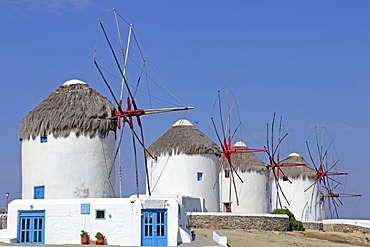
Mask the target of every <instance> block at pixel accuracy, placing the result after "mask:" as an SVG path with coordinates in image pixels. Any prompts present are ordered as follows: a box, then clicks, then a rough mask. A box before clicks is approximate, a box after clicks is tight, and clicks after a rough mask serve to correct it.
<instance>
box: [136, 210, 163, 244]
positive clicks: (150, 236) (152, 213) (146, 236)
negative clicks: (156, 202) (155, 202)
mask: <svg viewBox="0 0 370 247" xmlns="http://www.w3.org/2000/svg"><path fill="white" fill-rule="evenodd" d="M141 245H143V246H167V210H166V209H143V210H142V211H141Z"/></svg>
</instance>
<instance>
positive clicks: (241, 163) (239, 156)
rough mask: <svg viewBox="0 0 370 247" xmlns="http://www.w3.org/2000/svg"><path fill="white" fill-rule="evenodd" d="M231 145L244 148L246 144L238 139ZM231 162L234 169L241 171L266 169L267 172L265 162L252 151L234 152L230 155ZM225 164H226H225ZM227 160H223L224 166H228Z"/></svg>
mask: <svg viewBox="0 0 370 247" xmlns="http://www.w3.org/2000/svg"><path fill="white" fill-rule="evenodd" d="M233 147H239V148H246V147H247V146H246V145H245V143H244V142H242V141H239V142H237V143H235V145H234V146H233ZM232 163H233V166H234V167H235V169H238V168H239V170H240V171H241V172H245V171H247V172H250V171H256V172H261V171H266V173H267V172H268V170H267V168H266V166H265V163H264V162H263V161H262V160H261V159H260V158H258V157H257V155H256V154H254V153H234V154H233V155H232ZM225 164H226V166H225ZM228 166H229V162H228V161H227V159H225V160H224V167H226V168H228Z"/></svg>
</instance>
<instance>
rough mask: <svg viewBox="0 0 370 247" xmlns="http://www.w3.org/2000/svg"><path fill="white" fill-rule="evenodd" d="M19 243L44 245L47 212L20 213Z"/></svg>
mask: <svg viewBox="0 0 370 247" xmlns="http://www.w3.org/2000/svg"><path fill="white" fill-rule="evenodd" d="M17 242H18V243H28V244H43V243H44V242H45V211H44V210H38V211H18V230H17Z"/></svg>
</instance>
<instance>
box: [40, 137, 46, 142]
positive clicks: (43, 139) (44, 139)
mask: <svg viewBox="0 0 370 247" xmlns="http://www.w3.org/2000/svg"><path fill="white" fill-rule="evenodd" d="M40 142H41V143H45V142H48V137H47V136H41V137H40Z"/></svg>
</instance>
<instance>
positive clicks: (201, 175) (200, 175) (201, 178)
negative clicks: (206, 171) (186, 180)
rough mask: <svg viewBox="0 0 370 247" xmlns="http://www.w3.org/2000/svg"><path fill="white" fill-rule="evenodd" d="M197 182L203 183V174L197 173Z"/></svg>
mask: <svg viewBox="0 0 370 247" xmlns="http://www.w3.org/2000/svg"><path fill="white" fill-rule="evenodd" d="M197 181H203V172H198V173H197Z"/></svg>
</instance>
